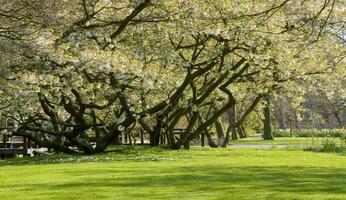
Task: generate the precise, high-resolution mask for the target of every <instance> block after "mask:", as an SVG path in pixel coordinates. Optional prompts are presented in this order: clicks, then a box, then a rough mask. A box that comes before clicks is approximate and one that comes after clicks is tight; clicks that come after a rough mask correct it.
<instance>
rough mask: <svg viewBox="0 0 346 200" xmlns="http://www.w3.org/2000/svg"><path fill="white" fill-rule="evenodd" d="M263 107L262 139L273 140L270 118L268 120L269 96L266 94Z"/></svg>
mask: <svg viewBox="0 0 346 200" xmlns="http://www.w3.org/2000/svg"><path fill="white" fill-rule="evenodd" d="M264 100H265V103H266V104H265V107H264V120H263V127H264V128H263V129H264V132H263V139H265V140H273V139H274V138H273V135H272V129H271V120H270V97H269V96H266V97H265V98H264Z"/></svg>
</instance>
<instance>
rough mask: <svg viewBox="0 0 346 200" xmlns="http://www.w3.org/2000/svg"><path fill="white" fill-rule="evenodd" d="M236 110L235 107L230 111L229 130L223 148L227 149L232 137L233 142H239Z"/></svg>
mask: <svg viewBox="0 0 346 200" xmlns="http://www.w3.org/2000/svg"><path fill="white" fill-rule="evenodd" d="M235 124H236V110H235V105H233V106H232V107H231V109H229V111H228V129H227V131H226V137H225V140H224V142H223V144H222V147H227V145H228V144H229V142H230V139H231V137H232V140H237V139H238V138H237V132H236V127H235Z"/></svg>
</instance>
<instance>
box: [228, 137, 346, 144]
mask: <svg viewBox="0 0 346 200" xmlns="http://www.w3.org/2000/svg"><path fill="white" fill-rule="evenodd" d="M326 140H331V141H334V142H335V144H336V145H338V146H340V145H341V144H342V143H344V141H342V140H341V139H340V138H338V137H335V138H333V137H277V138H275V139H274V140H263V139H262V138H261V137H249V138H244V139H239V140H234V141H231V144H273V145H275V144H287V145H307V146H309V145H320V144H322V143H323V142H324V141H326ZM343 145H346V144H343Z"/></svg>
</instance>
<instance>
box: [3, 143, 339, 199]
mask: <svg viewBox="0 0 346 200" xmlns="http://www.w3.org/2000/svg"><path fill="white" fill-rule="evenodd" d="M0 198H1V199H2V200H6V199H9V200H15V199H25V200H29V199H83V200H84V199H311V200H315V199H346V154H344V153H316V152H306V151H299V150H278V149H267V150H256V149H232V148H228V149H210V148H193V149H191V150H189V151H185V150H181V151H170V150H165V149H162V148H154V149H153V148H148V147H136V148H134V149H130V148H128V147H120V148H114V149H113V151H112V152H109V153H106V154H101V155H97V156H67V155H53V156H43V157H35V158H24V159H20V158H19V159H10V160H0Z"/></svg>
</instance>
